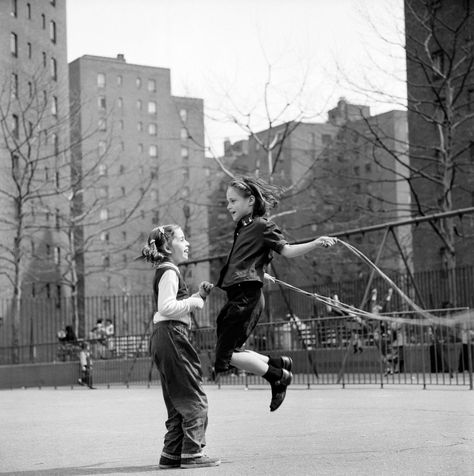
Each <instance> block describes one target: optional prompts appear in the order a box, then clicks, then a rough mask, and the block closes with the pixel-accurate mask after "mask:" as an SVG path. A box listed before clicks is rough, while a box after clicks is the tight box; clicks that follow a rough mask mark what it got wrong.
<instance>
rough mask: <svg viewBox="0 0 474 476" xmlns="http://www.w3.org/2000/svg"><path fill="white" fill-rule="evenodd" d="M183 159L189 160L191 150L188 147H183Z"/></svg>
mask: <svg viewBox="0 0 474 476" xmlns="http://www.w3.org/2000/svg"><path fill="white" fill-rule="evenodd" d="M181 157H182V158H183V159H187V158H188V157H189V150H188V148H187V147H181Z"/></svg>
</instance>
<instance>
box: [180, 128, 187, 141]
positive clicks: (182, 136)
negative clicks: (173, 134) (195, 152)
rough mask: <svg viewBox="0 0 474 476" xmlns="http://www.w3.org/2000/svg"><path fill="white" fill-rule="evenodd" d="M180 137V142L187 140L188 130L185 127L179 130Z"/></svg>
mask: <svg viewBox="0 0 474 476" xmlns="http://www.w3.org/2000/svg"><path fill="white" fill-rule="evenodd" d="M180 137H181V140H186V139H187V138H188V130H187V129H186V128H185V127H182V128H181V132H180Z"/></svg>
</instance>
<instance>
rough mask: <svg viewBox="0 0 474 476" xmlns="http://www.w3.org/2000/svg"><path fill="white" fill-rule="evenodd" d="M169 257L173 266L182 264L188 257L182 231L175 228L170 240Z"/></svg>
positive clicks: (187, 244)
mask: <svg viewBox="0 0 474 476" xmlns="http://www.w3.org/2000/svg"><path fill="white" fill-rule="evenodd" d="M170 248H171V256H170V259H171V261H173V263H175V264H180V263H183V262H184V261H187V260H188V257H189V243H188V242H187V241H186V238H185V237H184V233H183V230H181V228H177V229H176V230H175V231H174V236H173V239H172V240H171V246H170Z"/></svg>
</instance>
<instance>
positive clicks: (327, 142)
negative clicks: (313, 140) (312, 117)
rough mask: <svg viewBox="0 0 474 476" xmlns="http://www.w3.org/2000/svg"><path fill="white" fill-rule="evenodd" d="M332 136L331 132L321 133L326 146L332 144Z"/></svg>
mask: <svg viewBox="0 0 474 476" xmlns="http://www.w3.org/2000/svg"><path fill="white" fill-rule="evenodd" d="M331 141H332V138H331V136H330V134H322V135H321V142H322V143H323V145H324V146H328V145H330V144H331Z"/></svg>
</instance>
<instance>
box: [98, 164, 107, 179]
mask: <svg viewBox="0 0 474 476" xmlns="http://www.w3.org/2000/svg"><path fill="white" fill-rule="evenodd" d="M99 175H100V176H101V177H106V176H107V166H106V165H105V164H99Z"/></svg>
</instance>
